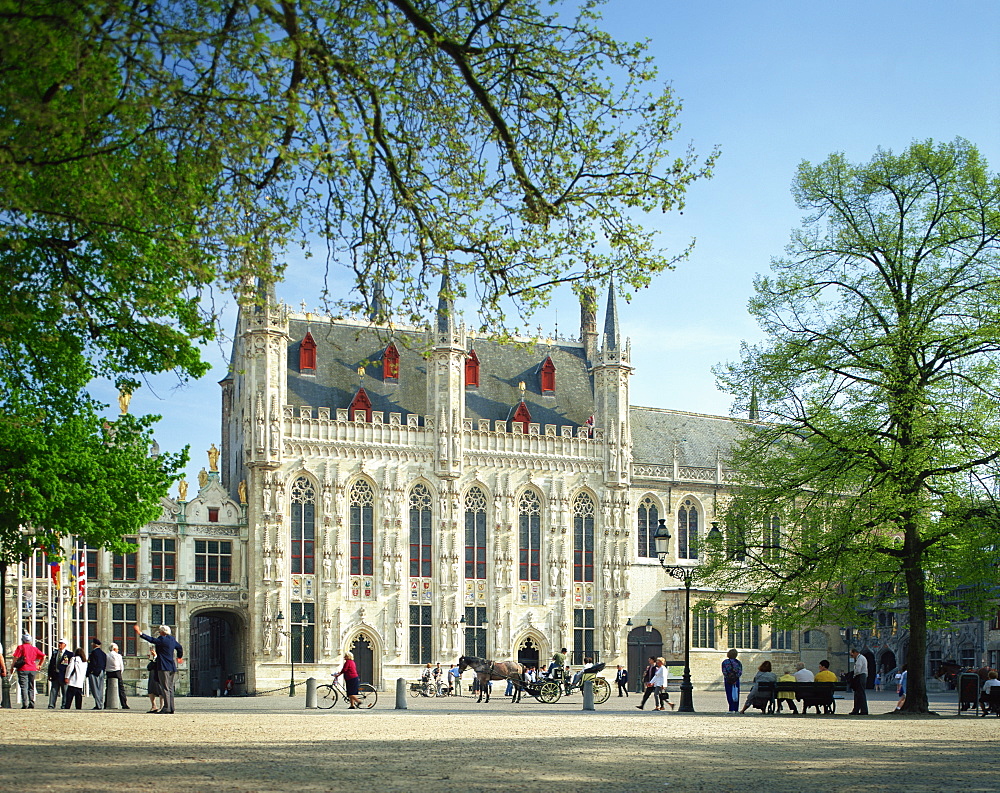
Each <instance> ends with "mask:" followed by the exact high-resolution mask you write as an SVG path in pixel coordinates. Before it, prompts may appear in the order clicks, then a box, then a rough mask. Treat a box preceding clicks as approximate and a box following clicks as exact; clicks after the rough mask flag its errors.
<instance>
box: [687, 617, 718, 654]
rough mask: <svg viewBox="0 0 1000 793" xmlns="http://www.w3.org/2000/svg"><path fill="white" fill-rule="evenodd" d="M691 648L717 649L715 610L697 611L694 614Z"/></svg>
mask: <svg viewBox="0 0 1000 793" xmlns="http://www.w3.org/2000/svg"><path fill="white" fill-rule="evenodd" d="M692 616H693V617H694V619H693V620H692V621H691V646H692V647H702V648H705V649H711V650H714V649H715V609H713V608H711V607H709V608H704V609H697V610H696V611H694V613H693V614H692Z"/></svg>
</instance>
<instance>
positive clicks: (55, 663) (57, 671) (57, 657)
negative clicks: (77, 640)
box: [47, 639, 73, 710]
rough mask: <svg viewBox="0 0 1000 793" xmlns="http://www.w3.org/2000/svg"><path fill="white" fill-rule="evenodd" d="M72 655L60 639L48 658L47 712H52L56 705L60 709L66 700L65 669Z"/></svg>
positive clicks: (64, 641) (63, 640)
mask: <svg viewBox="0 0 1000 793" xmlns="http://www.w3.org/2000/svg"><path fill="white" fill-rule="evenodd" d="M72 657H73V653H71V652H70V651H69V648H67V646H66V640H65V639H60V640H59V644H58V646H57V648H56V649H55V650H53V651H52V655H50V656H49V667H48V670H47V674H48V678H49V710H54V709H55V707H56V703H58V704H59V706H60V707H61V706H62V705H63V703H64V701H65V699H66V667H67V666H69V660H70V658H72Z"/></svg>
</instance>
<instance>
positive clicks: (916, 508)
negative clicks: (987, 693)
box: [709, 139, 1000, 712]
mask: <svg viewBox="0 0 1000 793" xmlns="http://www.w3.org/2000/svg"><path fill="white" fill-rule="evenodd" d="M793 191H794V195H795V199H796V201H797V203H798V205H799V206H800V207H801V208H802V209H803V210H805V212H806V213H807V214H806V216H805V219H804V224H803V226H802V228H801V229H800V230H798V231H797V232H795V233H794V234H793V236H792V240H791V243H790V245H789V246H788V248H787V256H786V257H785V258H782V259H777V260H776V261H774V262H773V268H772V269H773V271H774V276H773V277H772V278H768V277H760V278H758V279H757V282H756V294H755V297H754V298H752V300H751V302H750V310H751V312H752V313H753V314H754V315H755V316H756V317H757V318H758V320H759V321H760V324H761V326H762V328H763V329H764V331H765V332H766V334H767V337H768V338H767V340H766V341H765V342H763V343H762V344H760V345H758V346H755V347H750V346H744V349H743V353H742V358H741V360H740V361H739V362H736V363H732V364H729V365H727V366H726V367H720V368H719V369H718V370H717V374H718V376H719V380H720V383H721V384H722V386H723V387H724V388H726V389H727V390H729V391H731V392H732V393H733V394H735V395H736V397H737V403H736V408H735V409H736V410H746V409H747V407H748V406H749V405H750V403H751V401H752V400H755V399H756V400H757V401H758V403H759V410H760V417H761V419H762V421H761V422H755V423H750V424H748V425H747V433H746V437H745V439H744V440H743V441H742V442H741V443H740V444H739V445H738V447H737V448H736V449H735V450H734V452H733V455H732V459H731V464H732V466H733V467H734V469H735V470H736V472H737V478H738V486H737V488H736V490H735V493H734V497H733V499H732V501H731V503H729V505H728V506H727V507H726V509H725V514H724V519H725V525H726V530H727V540H726V543H727V547H726V551H727V552H726V553H724V554H719V555H718V556H717V557H716V558H715V559H714V561H713V562H712V563H711V564H710V565H709V574H710V577H711V580H713V581H714V582H715V583H716V584H717V585H720V586H723V587H725V586H731V587H739V586H743V587H747V588H748V592H747V595H746V601H747V603H748V604H750V605H752V606H755V607H758V608H761V609H765V610H767V611H769V612H770V613H772V614H773V615H774V616H775V620H776V622H779V623H781V622H784V623H795V622H797V621H801V622H804V623H805V624H813V625H818V624H824V623H834V624H838V623H839V624H841V625H852V624H853V625H863V624H865V620H870V619H871V611H872V609H877V608H879V607H880V605H881V606H883V607H892V606H893V605H896V604H897V603H898V602H899V601H897V598H898V597H899V596H900V595H902V596H905V608H906V611H907V615H908V629H909V649H908V654H907V659H906V660H907V664H908V668H909V678H908V692H907V702H906V709H907V710H909V711H912V712H922V711H926V710H927V696H926V685H925V682H926V681H925V656H926V642H927V629H928V625H929V624H934V621H935V620H940V619H944V618H947V617H948V611H947V609H946V608H945V607H944V606H945V604H946V602H947V600H948V598H947V597H945V595H947V594H948V593H949V592H952V591H953V590H955V588H956V587H959V586H962V585H971V586H970V588H969V590H968V591H969V593H970V595H972V596H974V598H975V597H978V598H979V601H978V602H976V601H975V599H974V600H973V601H970V602H967V603H966V607H967V608H972V609H974V610H975V609H977V608H979V609H982V608H983V602H982V601H983V599H984V598H983V596H984V595H986V594H988V593H987V590H988V588H989V585H992V586H993V587H994V590H993V595H994V596H995V586H996V584H997V583H998V580H997V566H996V565H997V559H996V556H995V549H996V548H997V547H1000V545H998V541H1000V528H998V521H997V519H996V515H997V512H996V510H995V509H992V508H984V507H983V505H984V503H986V502H987V501H988V498H989V494H990V493H991V492H992V491H993V477H994V474H995V463H996V461H997V459H998V457H1000V376H998V368H997V363H998V360H997V353H998V350H1000V260H998V258H1000V257H998V252H1000V180H998V178H997V176H996V175H995V174H992V173H990V172H989V171H988V168H987V164H986V163H985V162H984V161H983V159H982V158H981V157H980V155H979V152H978V151H977V150H976V148H975V147H974V146H972V145H971V144H969V143H968V142H967V141H964V140H961V139H958V140H955V141H954V142H952V143H947V144H936V143H933V142H931V141H927V142H915V143H913V144H912V145H911V146H910V147H909V148H908V149H907V150H906V151H904V152H902V153H901V154H898V155H897V154H893V153H892V152H890V151H882V150H880V151H878V152H877V153H876V155H875V156H874V157H873V159H872V160H871V162H869V163H866V164H860V165H857V164H852V163H849V162H848V161H847V160H846V158H845V157H844V156H843V155H842V154H834V155H832V156H830V157H829V158H828V159H827V160H826V161H825V162H823V163H821V164H819V165H812V164H810V163H806V162H804V163H802V164H801V165H800V167H799V170H798V174H797V177H796V180H795V183H794V187H793ZM973 517H974V518H975V519H973ZM897 592H898V593H899V594H896V593H897Z"/></svg>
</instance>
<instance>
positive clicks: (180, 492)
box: [177, 479, 188, 501]
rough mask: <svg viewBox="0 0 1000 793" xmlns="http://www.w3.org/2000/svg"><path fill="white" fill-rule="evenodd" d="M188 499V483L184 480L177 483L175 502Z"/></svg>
mask: <svg viewBox="0 0 1000 793" xmlns="http://www.w3.org/2000/svg"><path fill="white" fill-rule="evenodd" d="M187 498H188V483H187V481H186V480H184V479H182V480H181V481H180V482H178V483H177V500H178V501H187Z"/></svg>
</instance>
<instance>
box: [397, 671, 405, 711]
mask: <svg viewBox="0 0 1000 793" xmlns="http://www.w3.org/2000/svg"><path fill="white" fill-rule="evenodd" d="M396 710H406V678H405V677H397V678H396Z"/></svg>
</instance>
